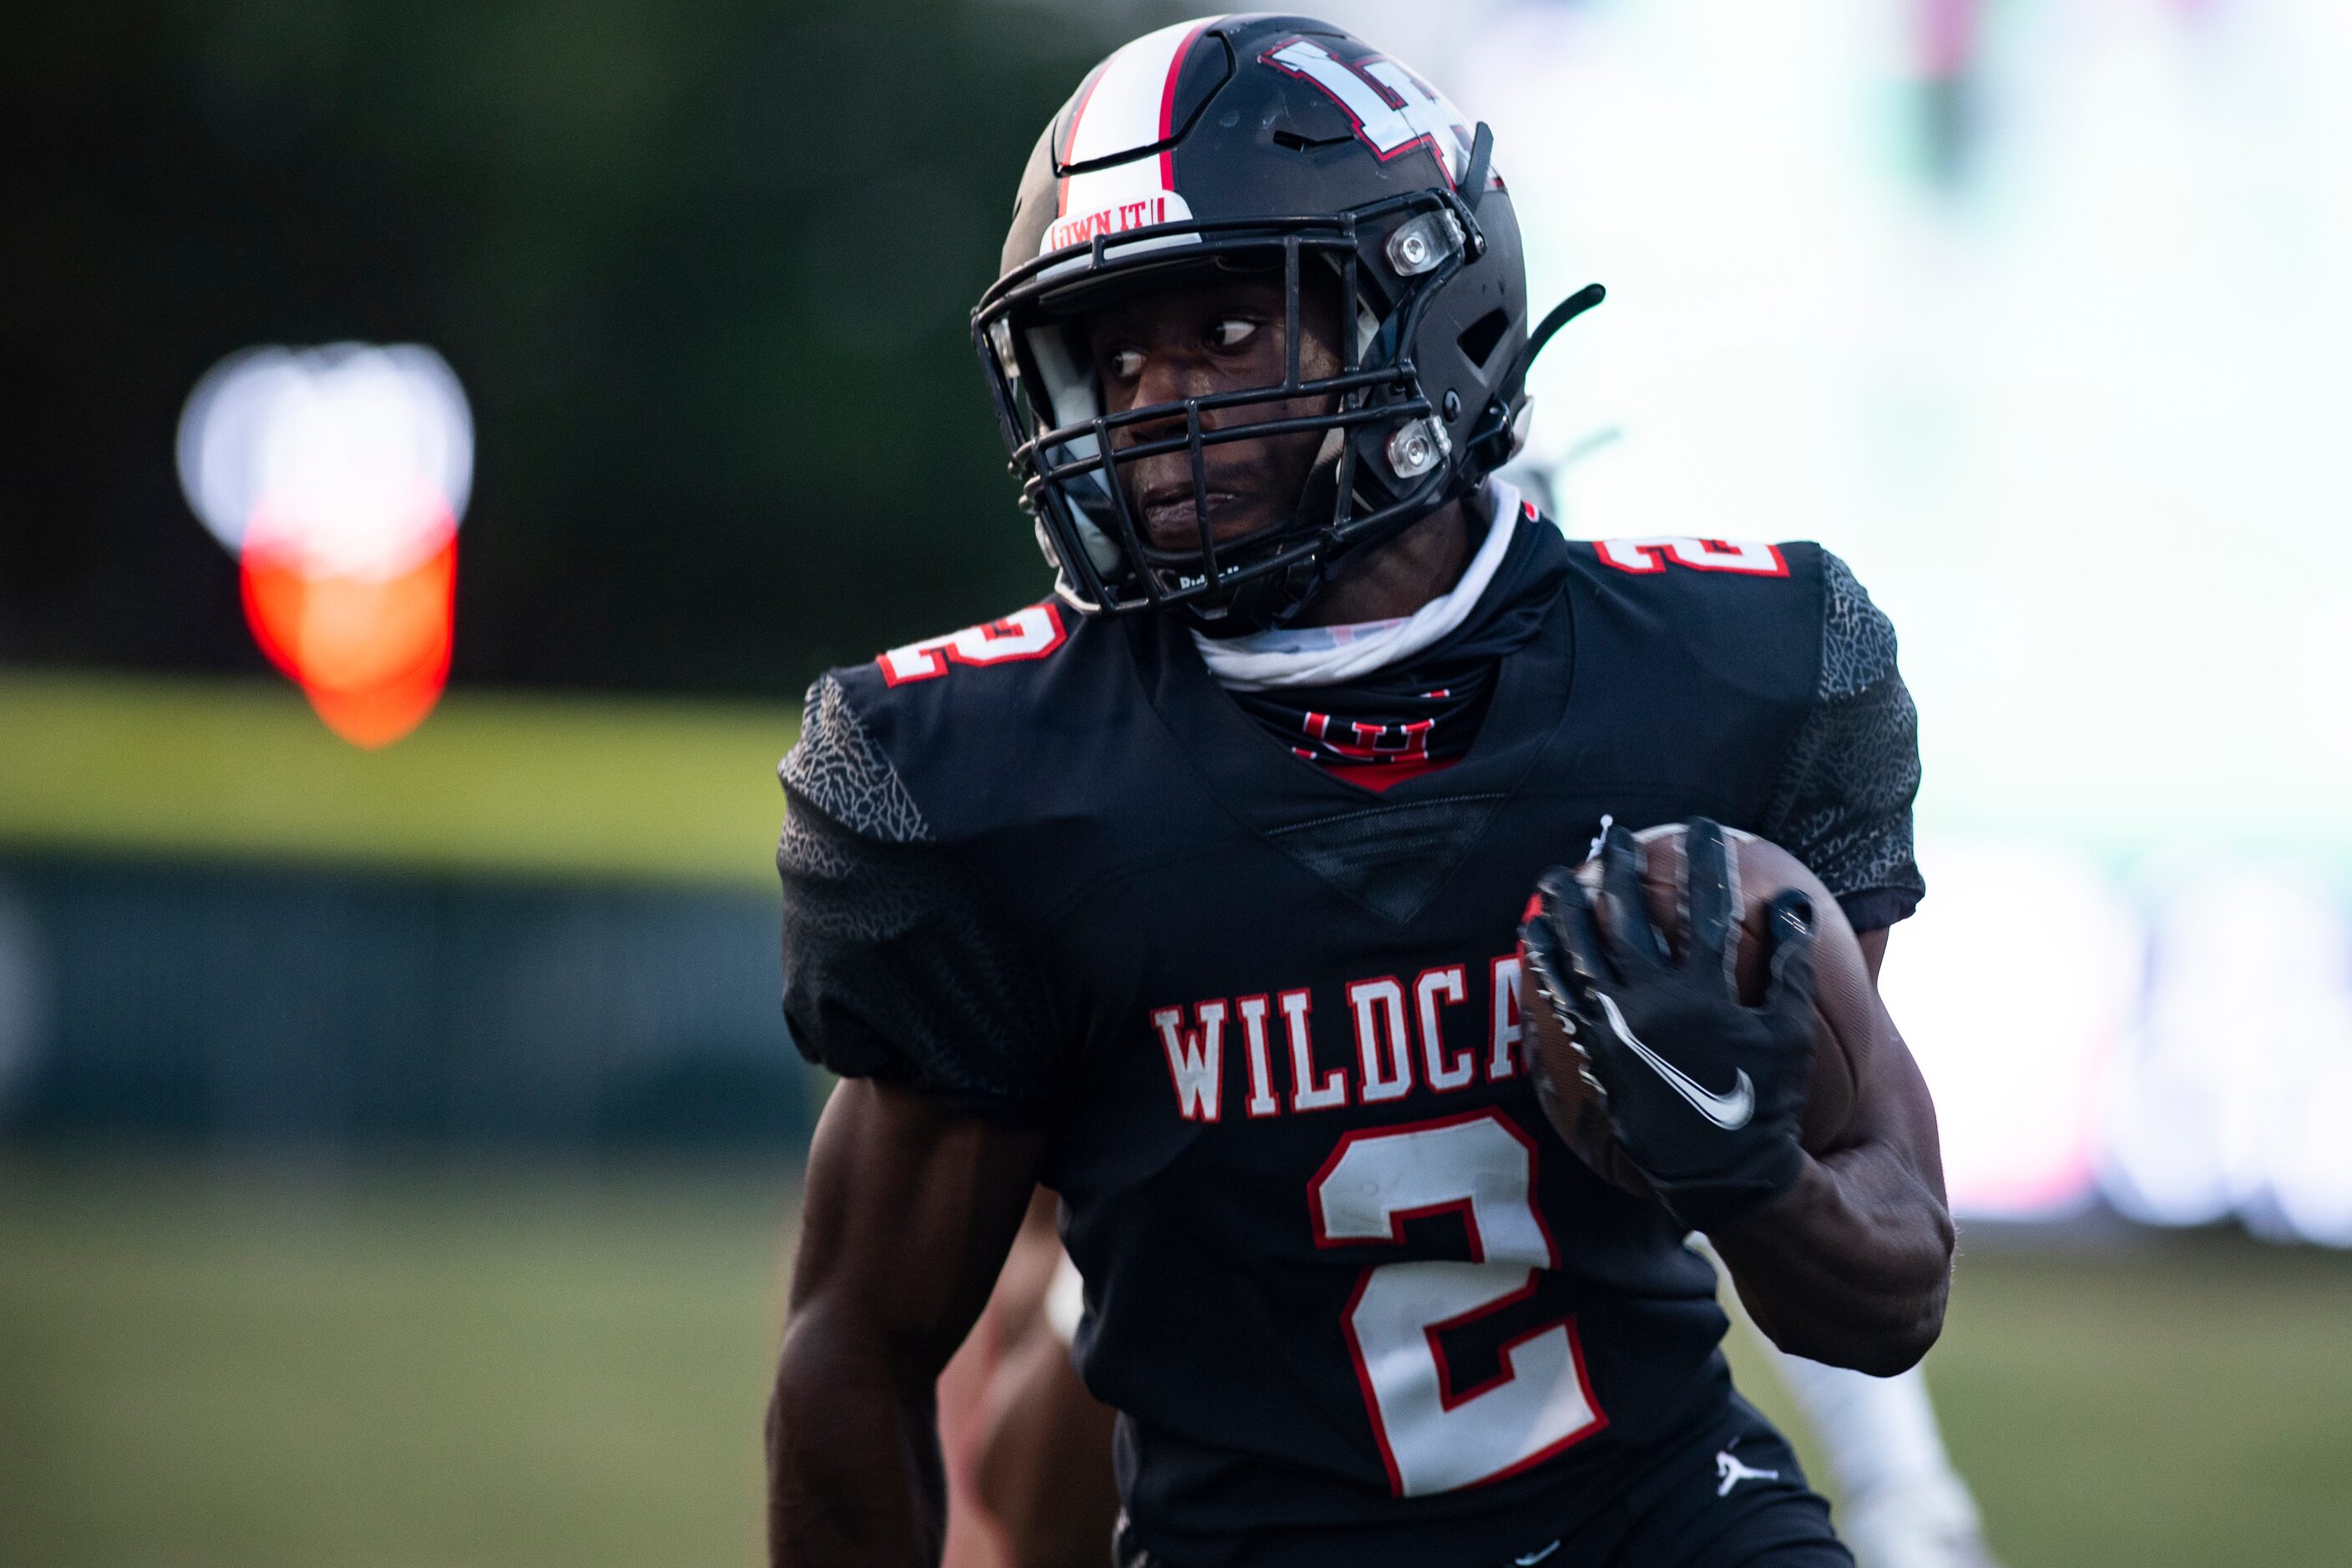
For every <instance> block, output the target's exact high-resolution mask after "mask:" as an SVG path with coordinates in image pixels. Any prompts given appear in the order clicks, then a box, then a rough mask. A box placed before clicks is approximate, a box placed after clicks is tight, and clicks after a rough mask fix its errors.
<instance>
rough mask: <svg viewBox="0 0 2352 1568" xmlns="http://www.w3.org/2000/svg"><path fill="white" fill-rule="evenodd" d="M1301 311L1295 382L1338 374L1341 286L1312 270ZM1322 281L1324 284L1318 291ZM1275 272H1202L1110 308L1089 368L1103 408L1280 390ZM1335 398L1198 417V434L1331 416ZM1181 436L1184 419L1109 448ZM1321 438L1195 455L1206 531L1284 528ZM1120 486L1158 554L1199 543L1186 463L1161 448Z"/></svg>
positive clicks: (1094, 332) (1120, 434)
mask: <svg viewBox="0 0 2352 1568" xmlns="http://www.w3.org/2000/svg"><path fill="white" fill-rule="evenodd" d="M1307 285H1308V286H1307V287H1306V288H1305V289H1304V290H1303V292H1304V295H1305V298H1304V299H1303V300H1302V301H1301V305H1300V311H1299V338H1298V374H1299V375H1300V377H1301V378H1302V379H1306V378H1310V377H1315V376H1325V375H1336V374H1339V346H1338V345H1339V289H1338V286H1337V285H1336V283H1334V282H1333V281H1332V280H1330V279H1323V278H1319V277H1316V276H1313V275H1311V274H1310V275H1309V277H1308V278H1307ZM1318 285H1319V286H1318ZM1283 299H1284V289H1283V284H1282V278H1281V274H1280V273H1278V272H1276V273H1273V274H1271V275H1266V274H1249V273H1241V274H1235V273H1208V274H1202V275H1195V276H1190V277H1184V278H1181V279H1176V280H1172V281H1171V282H1169V283H1166V284H1163V285H1161V286H1160V287H1159V288H1156V289H1150V290H1149V291H1146V292H1141V293H1138V294H1134V295H1131V296H1129V297H1128V298H1127V299H1125V300H1120V301H1119V302H1118V303H1116V304H1114V305H1111V306H1108V307H1106V308H1105V309H1104V310H1101V311H1099V312H1097V314H1096V315H1094V316H1093V317H1092V318H1090V319H1089V320H1088V321H1087V342H1088V346H1089V348H1090V350H1091V352H1092V353H1093V356H1094V365H1095V371H1096V374H1097V375H1099V376H1100V377H1101V384H1102V388H1103V397H1104V402H1105V403H1106V405H1108V412H1110V413H1114V414H1117V413H1122V412H1124V411H1126V410H1127V409H1130V408H1134V407H1138V406H1139V405H1148V404H1154V403H1172V402H1177V401H1180V400H1181V399H1183V398H1187V397H1201V396H1206V395H1209V394H1212V393H1218V392H1241V391H1246V390H1248V389H1249V388H1251V387H1258V386H1279V385H1281V384H1282V380H1283V375H1284V372H1285V367H1286V358H1287V353H1288V345H1287V344H1286V342H1284V341H1283V314H1284V311H1283ZM1334 401H1335V400H1334V399H1332V398H1329V397H1320V398H1292V399H1289V400H1286V401H1283V402H1276V403H1265V404H1257V405H1252V406H1249V407H1244V408H1227V409H1216V410H1212V411H1210V412H1208V413H1204V414H1203V415H1202V416H1201V424H1202V427H1203V428H1204V429H1209V430H1223V429H1231V428H1234V426H1242V425H1255V424H1262V423H1264V422H1265V421H1267V420H1272V419H1286V418H1294V417H1298V416H1305V415H1309V414H1318V413H1327V412H1328V411H1329V410H1330V408H1331V407H1332V405H1333V403H1334ZM1183 433H1184V421H1183V416H1181V415H1178V416H1175V417H1173V418H1171V419H1168V420H1164V421H1153V422H1150V423H1149V424H1144V425H1134V426H1127V427H1126V428H1124V429H1120V430H1117V431H1114V432H1113V433H1112V436H1111V446H1112V447H1113V449H1114V450H1117V449H1121V448H1124V447H1132V446H1136V445H1138V444H1139V443H1141V442H1145V441H1151V440H1159V439H1162V438H1164V437H1169V436H1171V435H1172V436H1181V435H1182V434H1183ZM1323 438H1324V437H1323V432H1322V431H1319V430H1310V431H1306V432H1302V433H1298V434H1294V435H1289V436H1274V437H1265V438H1263V439H1260V440H1255V441H1249V440H1244V441H1226V442H1221V443H1219V444H1217V445H1215V446H1211V447H1203V448H1202V467H1203V468H1204V470H1205V472H1206V474H1207V476H1208V492H1209V528H1210V532H1211V535H1212V536H1213V537H1214V538H1216V539H1218V540H1225V539H1232V538H1235V537H1238V536H1239V535H1242V534H1244V533H1249V532H1253V531H1256V530H1258V529H1262V528H1268V527H1271V526H1273V525H1275V524H1276V523H1279V522H1283V521H1287V520H1288V519H1289V517H1290V514H1291V512H1292V511H1293V510H1295V509H1296V508H1297V505H1298V497H1299V493H1300V492H1301V491H1302V490H1303V489H1305V488H1306V484H1307V474H1308V473H1309V471H1310V470H1312V469H1313V468H1314V466H1315V454H1316V451H1317V449H1318V447H1321V445H1322V443H1323ZM1118 474H1119V482H1120V484H1121V485H1122V486H1123V487H1124V488H1125V489H1126V491H1127V497H1128V501H1129V505H1131V506H1133V507H1134V508H1135V510H1136V515H1137V517H1138V519H1139V521H1140V522H1141V523H1142V526H1143V529H1144V533H1145V538H1146V540H1147V541H1148V542H1149V543H1150V545H1151V546H1152V547H1153V548H1154V549H1158V550H1168V551H1178V552H1181V551H1184V550H1187V549H1190V548H1192V547H1194V546H1195V545H1196V543H1197V542H1198V540H1199V538H1200V531H1199V522H1198V521H1197V520H1196V518H1195V517H1194V514H1193V498H1192V457H1191V455H1190V454H1189V453H1187V452H1182V451H1176V452H1164V453H1161V454H1160V455H1158V456H1156V457H1150V458H1139V459H1138V460H1137V461H1135V462H1132V463H1123V464H1121V465H1120V466H1119V469H1118Z"/></svg>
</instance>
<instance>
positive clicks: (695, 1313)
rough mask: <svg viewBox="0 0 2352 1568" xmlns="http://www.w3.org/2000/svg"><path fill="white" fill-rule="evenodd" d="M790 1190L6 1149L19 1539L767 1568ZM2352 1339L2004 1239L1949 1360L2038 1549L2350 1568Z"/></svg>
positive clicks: (2142, 1255) (1944, 1395) (2320, 1277)
mask: <svg viewBox="0 0 2352 1568" xmlns="http://www.w3.org/2000/svg"><path fill="white" fill-rule="evenodd" d="M792 1198H793V1194H792V1191H791V1187H790V1184H789V1181H788V1179H787V1178H785V1177H784V1176H782V1175H781V1174H777V1173H760V1172H737V1173H698V1174H697V1173H675V1172H670V1173H665V1172H660V1171H650V1170H648V1171H636V1172H634V1173H633V1172H628V1171H607V1172H605V1173H600V1174H588V1175H580V1176H574V1177H554V1176H550V1175H546V1174H530V1173H520V1172H513V1171H498V1170H489V1169H470V1170H469V1169H462V1168H452V1169H448V1170H445V1171H443V1172H441V1173H438V1174H426V1173H392V1172H374V1173H352V1172H344V1173H325V1174H320V1173H312V1174H310V1175H308V1176H305V1177H302V1178H300V1179H299V1180H297V1179H293V1178H290V1177H285V1176H280V1177H276V1178H272V1177H269V1176H267V1175H260V1174H254V1173H247V1174H244V1175H239V1174H236V1173H224V1172H223V1171H221V1170H220V1169H218V1168H216V1167H211V1166H194V1165H173V1164H157V1163H144V1164H136V1163H117V1164H107V1163H89V1162H70V1163H67V1162H59V1161H55V1160H50V1161H34V1160H27V1159H23V1158H19V1159H17V1160H16V1161H13V1162H11V1163H6V1164H5V1165H0V1558H5V1561H6V1562H8V1563H27V1564H42V1565H49V1568H81V1565H95V1564H107V1565H117V1564H120V1565H125V1568H127V1565H131V1564H139V1565H142V1568H143V1565H148V1564H175V1565H187V1568H213V1565H219V1568H231V1565H234V1568H276V1565H279V1564H283V1565H285V1568H298V1565H299V1568H345V1565H348V1568H427V1565H432V1568H442V1565H456V1564H464V1565H467V1568H509V1565H512V1568H525V1565H530V1568H537V1565H540V1564H549V1565H553V1564H559V1563H560V1564H563V1565H565V1568H599V1565H603V1564H613V1565H615V1568H617V1565H621V1564H630V1565H635V1568H641V1565H646V1564H654V1563H660V1564H665V1565H667V1564H683V1563H731V1564H744V1563H756V1562H757V1561H758V1551H759V1548H758V1539H759V1537H758V1531H759V1515H758V1493H759V1474H758V1432H759V1423H760V1415H761V1404H762V1400H763V1398H764V1392H765V1384H766V1379H767V1373H768V1366H769V1358H770V1355H771V1352H772V1346H773V1343H774V1340H775V1335H776V1329H777V1321H778V1315H779V1312H780V1305H779V1303H780V1302H781V1300H782V1259H783V1258H785V1257H786V1256H787V1247H788V1243H789V1238H790V1235H791V1231H792V1219H793V1214H792ZM2347 1324H2352V1258H2347V1257H2343V1256H2336V1255H2327V1254H2322V1253H2316V1252H2311V1251H2289V1250H2280V1249H2274V1248H2270V1247H2263V1246H2261V1245H2260V1244H2257V1243H2253V1242H2250V1241H2246V1240H2244V1239H2242V1238H2239V1237H2228V1236H2195V1237H2153V1238H2148V1239H2147V1240H2144V1241H2138V1242H2132V1243H2128V1244H2123V1245H2111V1246H2105V1247H2097V1248H2094V1249H2090V1250H2076V1251H2061V1250H2057V1249H2053V1248H2051V1247H2033V1248H2032V1249H2024V1248H2020V1247H2003V1248H1995V1247H1986V1248H1984V1249H1983V1250H1979V1251H1975V1252H1972V1253H1970V1254H1969V1256H1967V1257H1965V1258H1964V1259H1963V1262H1962V1265H1961V1272H1960V1282H1959V1288H1958V1292H1957V1294H1956V1295H1955V1298H1954V1305H1953V1311H1952V1317H1951V1322H1950V1327H1949V1330H1948V1333H1947V1335H1946V1338H1945V1342H1944V1343H1943V1345H1942V1346H1941V1347H1940V1348H1939V1349H1938V1350H1937V1353H1936V1356H1935V1358H1934V1360H1933V1362H1932V1363H1930V1375H1931V1378H1932V1381H1933V1383H1934V1384H1935V1388H1936V1392H1937V1397H1938V1399H1939V1401H1940V1402H1941V1404H1942V1406H1943V1409H1944V1413H1945V1415H1946V1418H1947V1426H1948V1434H1949V1436H1950V1440H1951V1445H1952V1448H1953V1451H1954V1453H1955V1454H1956V1456H1957V1457H1958V1459H1959V1461H1960V1463H1961V1465H1962V1467H1963V1468H1965V1469H1966V1470H1967V1471H1968V1473H1969V1476H1970V1478H1971V1479H1972V1480H1973V1481H1974V1482H1975V1484H1976V1486H1977V1489H1978V1491H1979V1496H1980V1498H1981V1500H1982V1501H1983V1503H1984V1506H1985V1510H1986V1514H1987V1516H1988V1519H1989V1521H1990V1529H1991V1532H1992V1536H1993V1539H1994V1542H1995V1544H1996V1545H1997V1546H1998V1547H1999V1548H2000V1551H2001V1552H2003V1553H2004V1554H2005V1556H2006V1557H2007V1559H2008V1561H2009V1562H2010V1563H2011V1565H2012V1568H2042V1565H2051V1568H2055V1565H2059V1564H2066V1565H2072V1568H2105V1565H2109V1564H2114V1565H2118V1568H2120V1565H2123V1564H2131V1565H2134V1568H2168V1565H2174V1564H2178V1565H2181V1568H2188V1565H2190V1564H2196V1565H2200V1568H2204V1565H2209V1564H2215V1563H2263V1564H2266V1565H2269V1568H2293V1565H2299V1564H2323V1563H2326V1564H2340V1563H2346V1562H2352V1506H2347V1502H2346V1496H2347V1492H2346V1488H2345V1482H2344V1477H2345V1476H2346V1475H2347V1472H2352V1342H2347V1332H2346V1330H2347ZM1732 1350H1733V1352H1734V1360H1735V1362H1736V1363H1739V1364H1740V1366H1741V1370H1742V1382H1743V1385H1744V1386H1747V1387H1748V1389H1749V1391H1750V1393H1751V1394H1752V1395H1753V1396H1755V1397H1756V1398H1757V1399H1758V1401H1759V1404H1762V1405H1766V1406H1767V1408H1768V1409H1771V1410H1772V1411H1773V1413H1774V1414H1775V1415H1781V1414H1783V1413H1784V1409H1785V1406H1784V1404H1783V1401H1782V1400H1781V1397H1780V1394H1779V1391H1778V1390H1777V1389H1776V1388H1774V1387H1772V1386H1770V1385H1769V1381H1768V1380H1766V1379H1765V1378H1763V1377H1761V1376H1759V1375H1758V1374H1757V1373H1756V1372H1755V1371H1754V1366H1753V1363H1754V1358H1753V1356H1752V1354H1751V1353H1750V1352H1749V1351H1748V1346H1747V1345H1746V1343H1745V1342H1743V1341H1742V1340H1741V1338H1740V1337H1739V1336H1738V1334H1735V1336H1734V1340H1733V1342H1732ZM1800 1436H1801V1435H1800ZM1808 1457H1809V1458H1810V1457H1811V1456H1810V1455H1809V1456H1808Z"/></svg>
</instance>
